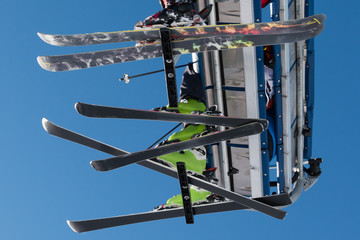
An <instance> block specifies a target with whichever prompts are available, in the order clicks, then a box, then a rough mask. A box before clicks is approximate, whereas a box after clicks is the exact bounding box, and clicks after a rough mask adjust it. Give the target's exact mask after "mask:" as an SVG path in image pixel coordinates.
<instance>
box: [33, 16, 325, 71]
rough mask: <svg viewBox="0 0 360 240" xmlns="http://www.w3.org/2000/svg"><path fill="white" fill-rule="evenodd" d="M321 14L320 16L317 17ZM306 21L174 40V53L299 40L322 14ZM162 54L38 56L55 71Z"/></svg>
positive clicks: (318, 26) (137, 50)
mask: <svg viewBox="0 0 360 240" xmlns="http://www.w3.org/2000/svg"><path fill="white" fill-rule="evenodd" d="M320 17H322V18H320ZM320 17H319V19H320V20H319V19H314V20H313V21H309V22H308V28H306V31H300V32H296V33H280V34H276V33H272V34H269V35H266V36H263V35H227V36H212V37H204V38H194V39H187V40H175V41H173V55H181V54H188V53H194V52H207V51H215V50H225V49H234V48H242V47H251V46H264V45H275V44H282V43H288V42H296V41H302V40H306V39H309V38H313V37H315V36H317V35H318V34H320V32H321V31H322V29H323V28H324V24H323V20H325V17H324V15H320ZM158 57H162V47H161V44H148V45H143V46H134V47H127V48H119V49H111V50H103V51H96V52H87V53H77V54H69V55H59V56H39V57H38V59H37V60H38V63H39V65H40V66H41V67H42V68H44V69H45V70H48V71H52V72H58V71H70V70H78V69H85V68H91V67H98V66H105V65H110V64H115V63H122V62H129V61H138V60H144V59H151V58H158Z"/></svg>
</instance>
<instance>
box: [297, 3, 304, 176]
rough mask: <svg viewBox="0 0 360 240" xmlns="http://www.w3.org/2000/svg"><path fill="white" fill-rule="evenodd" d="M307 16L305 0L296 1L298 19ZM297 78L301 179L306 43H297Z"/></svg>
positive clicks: (298, 149)
mask: <svg viewBox="0 0 360 240" xmlns="http://www.w3.org/2000/svg"><path fill="white" fill-rule="evenodd" d="M304 16H305V0H297V1H296V18H304ZM296 51H297V57H296V58H297V60H296V62H297V74H296V75H297V77H296V91H297V99H296V101H297V106H296V108H297V116H298V118H297V121H298V123H297V131H298V137H297V161H298V168H299V174H300V178H304V172H303V155H304V135H303V134H302V132H303V127H304V102H305V64H306V51H305V41H300V42H297V44H296Z"/></svg>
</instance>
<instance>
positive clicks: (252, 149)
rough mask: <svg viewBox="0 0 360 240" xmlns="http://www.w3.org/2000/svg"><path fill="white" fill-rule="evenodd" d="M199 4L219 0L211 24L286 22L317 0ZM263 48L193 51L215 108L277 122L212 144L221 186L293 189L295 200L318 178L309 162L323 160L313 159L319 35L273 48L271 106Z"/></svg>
mask: <svg viewBox="0 0 360 240" xmlns="http://www.w3.org/2000/svg"><path fill="white" fill-rule="evenodd" d="M197 4H198V9H202V8H204V7H205V6H207V5H208V4H213V11H212V13H211V14H210V16H209V25H215V24H229V23H250V22H255V23H257V22H261V21H262V19H263V18H267V19H266V21H279V20H280V21H285V20H292V19H298V18H304V17H307V16H311V15H313V14H314V10H313V9H314V7H313V6H314V3H313V0H304V1H289V0H272V1H271V3H270V4H269V6H267V7H266V8H264V9H262V8H261V2H260V1H254V0H241V1H239V0H218V1H214V0H208V1H206V0H198V1H197ZM270 18H271V20H270ZM263 49H264V48H263V47H249V48H238V49H232V50H225V51H216V52H204V53H200V54H194V55H193V58H194V59H193V60H199V65H198V66H199V71H200V72H201V74H202V76H203V79H204V86H205V91H206V96H207V101H208V102H207V103H208V106H211V105H217V106H218V110H219V111H221V112H222V113H223V114H224V115H227V116H231V117H244V118H263V119H268V120H269V122H270V127H269V131H270V132H271V134H269V133H268V132H267V131H264V132H263V133H262V134H258V135H254V136H250V137H245V138H240V139H235V140H230V141H227V142H221V143H219V144H214V145H212V146H211V147H209V149H208V150H209V153H210V154H209V156H210V157H209V163H210V165H211V164H213V166H215V167H217V168H218V170H217V177H218V178H219V184H220V185H221V186H223V187H224V188H226V189H228V190H232V191H235V192H237V193H239V194H242V195H246V196H250V197H253V198H256V197H263V196H269V195H273V194H281V193H287V194H289V195H290V197H291V201H292V202H295V201H296V200H297V199H298V197H299V196H300V194H301V193H302V190H303V189H305V190H306V189H308V188H309V187H311V186H312V184H313V183H314V182H315V181H316V180H317V177H318V176H316V177H315V176H310V175H308V176H307V177H306V174H305V172H304V170H303V164H304V163H311V166H313V165H314V164H319V162H321V159H311V157H312V156H311V154H312V151H311V150H312V149H311V143H312V142H311V139H312V138H311V128H312V118H313V109H314V40H313V39H310V40H307V41H306V42H305V41H301V42H296V43H287V44H282V45H278V46H273V53H274V54H273V57H274V59H275V63H274V65H273V91H274V97H273V98H274V100H273V103H274V104H273V107H272V108H271V111H270V110H267V109H266V98H265V91H266V86H265V84H266V82H265V80H264V52H263ZM307 160H309V161H307ZM318 174H319V173H318ZM315 175H316V174H315Z"/></svg>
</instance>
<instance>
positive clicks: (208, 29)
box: [38, 14, 324, 46]
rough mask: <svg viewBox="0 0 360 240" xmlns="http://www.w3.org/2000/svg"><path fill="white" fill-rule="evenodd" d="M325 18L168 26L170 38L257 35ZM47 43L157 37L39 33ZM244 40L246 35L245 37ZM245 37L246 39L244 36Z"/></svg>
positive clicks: (149, 33)
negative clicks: (169, 27) (170, 27)
mask: <svg viewBox="0 0 360 240" xmlns="http://www.w3.org/2000/svg"><path fill="white" fill-rule="evenodd" d="M314 21H316V22H317V21H319V22H323V21H324V15H322V14H318V15H314V16H311V17H307V18H303V19H297V20H290V21H284V22H280V21H278V22H269V23H255V24H254V23H250V24H226V25H215V26H199V27H196V26H195V27H177V28H172V29H171V38H172V39H173V40H176V39H186V38H194V37H211V36H220V35H221V36H226V35H243V36H247V35H257V36H262V37H265V36H268V35H274V34H276V35H278V34H292V33H302V32H307V31H309V30H313V27H314V26H313V22H314ZM38 35H39V37H40V38H41V39H42V40H43V41H44V42H46V43H48V44H51V45H54V46H82V45H93V44H104V43H116V42H130V41H154V40H157V39H160V35H159V29H156V28H155V29H140V30H128V31H116V32H97V33H85V34H73V35H60V34H45V33H38ZM244 40H245V39H244ZM245 41H246V40H245Z"/></svg>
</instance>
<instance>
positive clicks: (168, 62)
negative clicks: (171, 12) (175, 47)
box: [160, 28, 178, 107]
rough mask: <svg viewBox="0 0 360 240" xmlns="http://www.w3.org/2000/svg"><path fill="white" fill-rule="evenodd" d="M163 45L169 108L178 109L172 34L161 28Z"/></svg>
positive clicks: (168, 30)
mask: <svg viewBox="0 0 360 240" xmlns="http://www.w3.org/2000/svg"><path fill="white" fill-rule="evenodd" d="M160 37H161V45H162V50H163V59H164V69H165V79H166V89H167V93H168V101H169V107H177V104H178V97H177V87H176V74H175V63H174V57H173V52H172V45H171V33H170V29H168V28H160Z"/></svg>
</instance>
